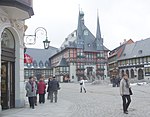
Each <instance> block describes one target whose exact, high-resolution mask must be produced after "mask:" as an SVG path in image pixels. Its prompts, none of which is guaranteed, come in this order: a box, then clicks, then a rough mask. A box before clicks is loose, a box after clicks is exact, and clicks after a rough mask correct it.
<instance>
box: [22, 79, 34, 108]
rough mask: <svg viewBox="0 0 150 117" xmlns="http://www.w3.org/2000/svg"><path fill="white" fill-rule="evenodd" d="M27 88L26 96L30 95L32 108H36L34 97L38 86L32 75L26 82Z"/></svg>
mask: <svg viewBox="0 0 150 117" xmlns="http://www.w3.org/2000/svg"><path fill="white" fill-rule="evenodd" d="M25 89H26V91H27V94H26V96H27V97H28V100H29V105H30V108H32V109H34V105H35V104H34V98H35V96H36V90H37V87H36V83H35V82H34V79H33V77H32V76H31V77H29V81H28V82H27V83H26V86H25Z"/></svg>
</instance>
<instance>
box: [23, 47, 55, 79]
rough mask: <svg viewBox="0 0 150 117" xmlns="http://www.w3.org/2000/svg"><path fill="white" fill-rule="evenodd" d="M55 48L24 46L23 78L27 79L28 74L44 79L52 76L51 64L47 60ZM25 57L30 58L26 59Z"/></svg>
mask: <svg viewBox="0 0 150 117" xmlns="http://www.w3.org/2000/svg"><path fill="white" fill-rule="evenodd" d="M57 50H58V49H57V48H55V47H52V46H50V47H49V48H48V49H36V48H26V52H25V55H27V56H28V58H25V61H24V78H25V80H28V78H29V77H30V76H35V77H37V80H39V78H40V77H41V76H44V77H45V78H46V79H48V78H49V77H52V76H53V72H52V68H51V64H50V62H49V57H50V56H52V55H54V54H56V52H57ZM27 59H31V61H28V60H27Z"/></svg>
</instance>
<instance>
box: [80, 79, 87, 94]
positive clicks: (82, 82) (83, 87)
mask: <svg viewBox="0 0 150 117" xmlns="http://www.w3.org/2000/svg"><path fill="white" fill-rule="evenodd" d="M82 89H84V92H85V93H86V89H85V80H84V79H83V77H81V78H80V93H82Z"/></svg>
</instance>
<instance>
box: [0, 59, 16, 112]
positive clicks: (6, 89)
mask: <svg viewBox="0 0 150 117" xmlns="http://www.w3.org/2000/svg"><path fill="white" fill-rule="evenodd" d="M1 64H2V66H1V67H2V68H1V105H2V109H8V108H14V107H15V85H14V84H15V78H14V63H13V62H8V61H2V63H1Z"/></svg>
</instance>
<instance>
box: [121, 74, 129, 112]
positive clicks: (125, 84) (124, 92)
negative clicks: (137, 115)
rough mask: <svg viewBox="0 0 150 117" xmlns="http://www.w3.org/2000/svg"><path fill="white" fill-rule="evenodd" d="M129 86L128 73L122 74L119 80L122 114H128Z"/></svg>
mask: <svg viewBox="0 0 150 117" xmlns="http://www.w3.org/2000/svg"><path fill="white" fill-rule="evenodd" d="M129 88H130V84H129V81H128V75H127V74H124V75H123V78H122V79H121V81H120V95H121V96H122V101H123V112H124V114H128V107H129V105H130V103H131V98H130V92H129Z"/></svg>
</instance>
